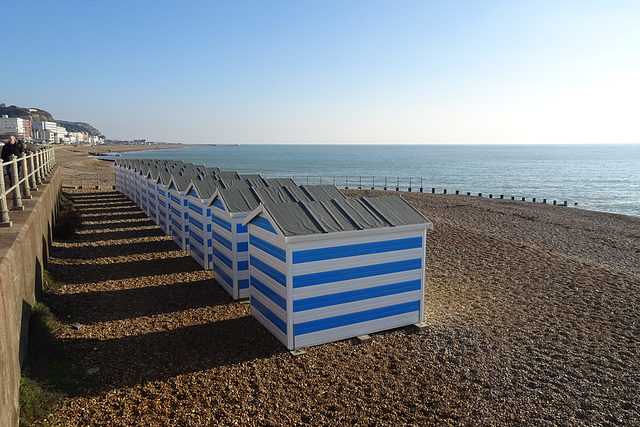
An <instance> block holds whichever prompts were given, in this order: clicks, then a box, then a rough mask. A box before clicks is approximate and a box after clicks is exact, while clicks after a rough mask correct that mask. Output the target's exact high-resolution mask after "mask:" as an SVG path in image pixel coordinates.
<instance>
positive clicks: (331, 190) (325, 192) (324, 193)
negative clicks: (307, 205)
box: [300, 185, 346, 200]
mask: <svg viewBox="0 0 640 427" xmlns="http://www.w3.org/2000/svg"><path fill="white" fill-rule="evenodd" d="M300 188H302V189H303V190H304V191H306V192H307V194H309V196H310V197H311V200H329V199H346V196H345V195H344V194H342V192H341V191H340V190H338V187H336V186H335V185H301V186H300Z"/></svg>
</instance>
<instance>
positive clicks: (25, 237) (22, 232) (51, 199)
mask: <svg viewBox="0 0 640 427" xmlns="http://www.w3.org/2000/svg"><path fill="white" fill-rule="evenodd" d="M61 180H62V174H61V172H60V168H59V167H55V168H54V169H53V171H51V173H50V174H49V175H48V176H46V177H45V180H44V181H43V182H42V184H41V185H38V189H37V190H36V191H32V192H31V196H32V198H31V199H24V200H23V205H24V210H22V211H20V210H15V211H10V213H9V215H10V218H11V222H12V226H11V227H1V228H0V319H1V320H0V426H16V425H18V419H19V388H20V365H21V363H22V362H23V361H24V358H25V357H26V351H27V334H28V326H29V316H30V313H31V307H32V306H33V304H34V303H35V301H36V298H37V296H38V293H39V292H40V291H41V289H42V273H43V269H44V268H45V266H46V263H47V261H48V257H49V246H50V245H51V241H52V240H51V239H52V237H51V236H52V229H53V225H54V220H55V214H56V209H57V204H58V198H59V195H60V191H61V188H62V185H61V183H62V181H61Z"/></svg>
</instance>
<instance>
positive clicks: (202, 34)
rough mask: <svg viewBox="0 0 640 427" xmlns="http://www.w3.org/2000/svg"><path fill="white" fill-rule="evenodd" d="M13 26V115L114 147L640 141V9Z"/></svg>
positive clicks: (304, 11) (246, 14)
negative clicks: (72, 126) (45, 115)
mask: <svg viewBox="0 0 640 427" xmlns="http://www.w3.org/2000/svg"><path fill="white" fill-rule="evenodd" d="M0 9H1V10H2V15H3V18H4V19H3V20H2V21H3V23H2V41H3V42H2V49H3V51H4V52H3V55H2V58H3V59H4V60H3V63H2V64H1V68H0V84H1V86H0V102H5V103H6V104H7V105H11V104H15V105H18V106H21V107H37V108H42V109H45V110H47V111H49V112H50V113H52V115H53V116H54V117H55V118H56V119H59V120H70V121H83V122H88V123H91V124H92V125H94V126H95V127H97V128H98V129H99V130H101V131H102V132H103V133H104V134H105V135H106V136H107V137H108V138H112V139H140V138H146V139H147V140H154V141H171V142H185V143H404V144H410V143H438V144H447V143H639V142H640V126H639V125H638V123H640V1H638V0H632V1H618V0H606V1H604V0H602V1H601V0H598V1H591V0H577V1H562V0H550V1H546V0H540V1H480V0H478V1H445V0H440V1H431V0H422V1H407V0H394V1H375V0H362V1H360V0H340V1H332V0H329V1H326V0H322V1H321V0H317V1H311V0H308V1H307V0H302V1H299V0H298V1H293V0H292V1H271V0H255V1H242V0H240V1H238V0H233V1H180V2H178V1H175V2H173V1H136V0H128V1H119V0H117V1H109V2H102V1H96V2H94V1H86V0H82V1H65V0H61V1H56V2H50V1H29V2H13V1H12V2H5V3H4V4H3V5H2V7H1V8H0Z"/></svg>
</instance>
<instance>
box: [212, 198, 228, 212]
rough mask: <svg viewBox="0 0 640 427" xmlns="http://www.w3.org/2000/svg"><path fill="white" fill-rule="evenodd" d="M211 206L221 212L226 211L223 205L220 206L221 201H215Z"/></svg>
mask: <svg viewBox="0 0 640 427" xmlns="http://www.w3.org/2000/svg"><path fill="white" fill-rule="evenodd" d="M213 206H215V207H216V208H218V209H220V210H221V211H226V209H225V208H224V205H223V204H222V200H220V199H215V200H214V201H213Z"/></svg>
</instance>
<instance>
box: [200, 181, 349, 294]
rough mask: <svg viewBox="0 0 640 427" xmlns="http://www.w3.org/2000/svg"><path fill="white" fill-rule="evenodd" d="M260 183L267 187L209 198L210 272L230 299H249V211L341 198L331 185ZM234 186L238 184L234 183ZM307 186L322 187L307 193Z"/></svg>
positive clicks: (224, 192)
mask: <svg viewBox="0 0 640 427" xmlns="http://www.w3.org/2000/svg"><path fill="white" fill-rule="evenodd" d="M264 181H265V182H266V183H269V184H271V186H269V187H266V186H260V187H248V186H246V187H240V186H236V187H232V188H225V189H219V190H218V191H216V193H215V194H214V195H213V197H212V199H211V204H210V207H211V215H212V223H213V225H212V237H213V271H214V273H215V278H216V281H217V282H218V283H219V284H220V285H221V286H222V287H223V288H224V289H225V290H226V291H227V292H229V294H230V295H231V296H232V297H233V298H234V299H239V298H248V297H249V253H248V240H249V239H248V237H249V236H248V234H247V227H245V226H243V225H242V222H243V221H244V219H245V218H246V216H247V215H249V214H250V213H251V211H253V210H254V209H255V208H257V207H258V206H259V205H260V204H261V203H290V202H294V201H311V200H328V199H330V198H344V195H343V194H342V193H341V192H340V190H338V189H337V188H336V187H334V186H329V185H324V186H307V187H299V186H297V185H295V183H293V181H292V180H291V181H289V180H284V181H279V180H269V179H266V180H264ZM282 183H285V184H289V185H282ZM235 184H236V185H239V184H238V183H237V182H235ZM309 187H322V188H313V189H311V190H309V189H308V188H309Z"/></svg>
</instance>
